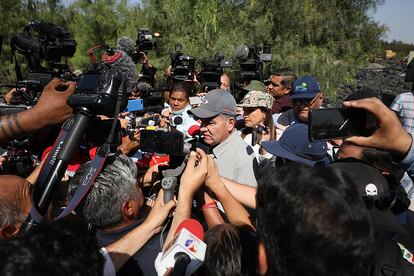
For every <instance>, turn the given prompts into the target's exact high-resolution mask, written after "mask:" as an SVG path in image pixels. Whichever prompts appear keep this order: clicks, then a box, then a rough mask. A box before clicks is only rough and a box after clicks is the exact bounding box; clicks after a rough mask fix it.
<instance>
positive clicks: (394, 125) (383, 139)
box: [343, 98, 412, 156]
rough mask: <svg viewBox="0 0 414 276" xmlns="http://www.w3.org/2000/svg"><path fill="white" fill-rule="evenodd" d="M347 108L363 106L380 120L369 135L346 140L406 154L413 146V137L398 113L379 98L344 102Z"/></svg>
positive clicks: (402, 154)
mask: <svg viewBox="0 0 414 276" xmlns="http://www.w3.org/2000/svg"><path fill="white" fill-rule="evenodd" d="M343 105H344V106H345V107H347V108H362V109H365V110H368V111H369V112H371V113H372V114H373V115H374V116H375V117H376V118H377V120H378V123H379V128H378V129H377V130H376V131H375V132H374V133H373V134H372V135H371V136H369V137H362V136H353V137H350V138H347V139H346V141H347V142H350V143H352V144H355V145H357V146H363V147H374V148H377V149H382V150H386V151H390V152H393V153H394V154H398V155H400V156H405V155H406V153H407V152H408V150H409V149H410V147H411V142H412V138H411V135H410V134H408V133H407V132H406V131H405V130H404V128H403V127H402V126H401V123H400V121H399V120H398V117H397V115H396V114H395V113H394V112H393V111H392V110H390V109H389V108H388V107H387V106H385V105H384V104H383V103H382V102H381V101H380V100H379V99H377V98H368V99H362V100H357V101H350V102H344V103H343Z"/></svg>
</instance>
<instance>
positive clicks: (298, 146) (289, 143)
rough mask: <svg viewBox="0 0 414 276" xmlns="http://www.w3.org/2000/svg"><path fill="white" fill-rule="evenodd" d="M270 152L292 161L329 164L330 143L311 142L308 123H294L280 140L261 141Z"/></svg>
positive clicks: (311, 164)
mask: <svg viewBox="0 0 414 276" xmlns="http://www.w3.org/2000/svg"><path fill="white" fill-rule="evenodd" d="M261 145H262V147H263V148H264V149H265V150H266V151H267V152H269V153H271V154H273V155H275V156H279V157H283V158H286V159H289V160H292V161H296V162H299V163H303V164H306V165H309V166H314V165H316V163H318V162H322V164H324V165H327V164H329V163H330V160H329V158H328V156H327V152H328V145H327V143H326V142H325V141H323V142H322V141H320V142H311V141H309V138H308V125H305V124H300V123H297V124H294V125H292V126H290V127H288V128H287V129H286V130H285V131H284V132H283V134H282V136H281V137H280V139H279V141H266V142H262V143H261Z"/></svg>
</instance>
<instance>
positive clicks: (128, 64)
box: [111, 50, 135, 79]
mask: <svg viewBox="0 0 414 276" xmlns="http://www.w3.org/2000/svg"><path fill="white" fill-rule="evenodd" d="M116 52H117V53H121V54H122V55H121V57H120V58H118V59H117V60H116V61H115V62H114V63H112V64H111V66H112V67H115V68H117V69H118V70H119V71H120V72H121V73H122V74H124V76H125V77H126V78H127V79H130V78H131V77H132V76H133V75H134V74H135V63H134V62H133V61H132V59H131V57H130V56H128V55H127V53H125V52H124V51H122V50H116Z"/></svg>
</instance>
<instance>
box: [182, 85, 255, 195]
mask: <svg viewBox="0 0 414 276" xmlns="http://www.w3.org/2000/svg"><path fill="white" fill-rule="evenodd" d="M236 107H237V104H236V100H235V99H234V97H233V96H232V95H231V94H230V93H229V92H228V91H225V90H221V89H214V90H211V91H210V92H208V93H207V94H206V96H205V97H204V99H203V101H202V102H201V104H200V106H199V107H197V108H193V109H191V110H189V111H188V112H189V113H191V114H193V115H194V116H196V117H197V118H199V119H200V120H201V128H200V132H201V134H202V137H203V141H204V143H205V144H207V145H209V146H210V147H212V149H213V154H214V159H215V161H216V163H217V167H218V170H219V173H220V175H221V176H223V177H226V178H228V179H230V180H233V181H235V182H238V183H241V184H246V185H249V186H253V187H256V186H257V181H256V177H255V174H254V170H253V164H254V163H255V162H256V160H255V157H254V152H253V149H252V148H251V147H250V146H249V145H246V144H245V143H244V142H243V139H242V138H241V137H240V136H239V135H238V134H237V132H236V129H235V127H234V125H235V122H236V121H235V116H236Z"/></svg>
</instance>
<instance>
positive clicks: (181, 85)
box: [162, 82, 199, 138]
mask: <svg viewBox="0 0 414 276" xmlns="http://www.w3.org/2000/svg"><path fill="white" fill-rule="evenodd" d="M190 94H191V86H190V83H189V82H177V83H176V84H175V85H174V88H173V90H172V92H171V94H170V97H169V101H168V104H169V108H168V109H165V110H164V111H163V112H162V116H164V117H168V118H169V119H168V120H164V122H166V123H167V124H170V123H171V122H170V121H171V120H174V118H176V117H181V119H182V122H181V123H180V124H178V123H177V124H176V125H175V128H176V129H177V130H178V131H181V132H182V133H184V134H185V137H186V138H188V137H190V135H189V134H188V129H189V128H190V127H191V126H194V125H199V123H197V121H196V120H194V118H193V116H192V115H190V114H188V113H187V111H189V110H190V109H191V105H190V100H189V98H190Z"/></svg>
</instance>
